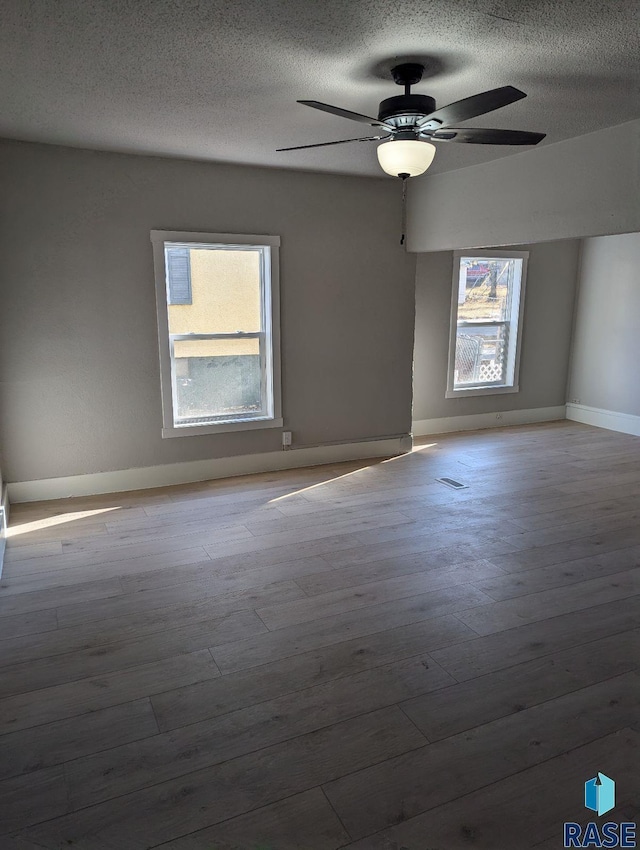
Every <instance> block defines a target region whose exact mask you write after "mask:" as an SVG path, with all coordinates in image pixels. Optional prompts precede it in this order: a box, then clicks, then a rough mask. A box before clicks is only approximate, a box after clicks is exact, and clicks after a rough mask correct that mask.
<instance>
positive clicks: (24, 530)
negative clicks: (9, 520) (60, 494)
mask: <svg viewBox="0 0 640 850" xmlns="http://www.w3.org/2000/svg"><path fill="white" fill-rule="evenodd" d="M119 510H120V506H119V505H115V506H114V507H111V508H96V509H95V510H92V511H73V512H70V513H67V514H59V515H58V516H51V517H45V518H44V519H37V520H34V521H33V522H23V523H17V524H15V525H10V526H9V528H8V529H7V538H11V537H18V536H19V535H21V534H29V533H31V532H32V531H42V530H43V529H45V528H53V527H54V526H56V525H64V524H65V523H67V522H75V521H76V520H79V519H87V518H88V517H93V516H99V515H100V514H106V513H111V512H112V511H119Z"/></svg>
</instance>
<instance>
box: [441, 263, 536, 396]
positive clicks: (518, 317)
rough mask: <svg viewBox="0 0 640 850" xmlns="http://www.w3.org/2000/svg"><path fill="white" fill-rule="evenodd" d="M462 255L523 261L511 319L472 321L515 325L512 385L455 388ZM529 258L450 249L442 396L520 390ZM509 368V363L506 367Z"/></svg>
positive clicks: (514, 391)
mask: <svg viewBox="0 0 640 850" xmlns="http://www.w3.org/2000/svg"><path fill="white" fill-rule="evenodd" d="M462 257H467V258H469V257H473V258H475V257H478V258H482V259H490V260H522V275H521V277H520V294H519V300H518V305H517V309H515V308H514V307H513V306H512V315H511V319H509V320H508V321H505V320H499V321H495V322H484V323H483V322H474V323H472V324H473V325H474V326H476V327H477V326H479V325H482V324H485V325H490V326H491V327H494V326H495V325H503V326H508V327H509V328H510V329H511V328H513V327H514V326H515V328H516V340H515V345H514V346H512V345H511V343H510V344H509V352H508V357H509V359H510V360H511V361H512V363H513V383H511V384H479V385H473V386H466V387H457V388H456V387H454V380H455V360H456V342H457V330H458V307H459V304H458V294H459V288H460V260H461V258H462ZM528 260H529V252H528V251H502V250H487V249H484V248H483V249H473V248H471V249H468V250H465V251H454V252H453V281H452V288H451V310H450V314H451V316H450V326H449V356H448V368H447V389H446V392H445V398H464V397H466V396H477V395H502V394H504V393H517V392H520V353H521V350H522V329H523V323H524V303H525V292H526V284H527V264H528ZM507 368H508V369H510V366H508V367H507Z"/></svg>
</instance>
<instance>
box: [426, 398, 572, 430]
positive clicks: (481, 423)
mask: <svg viewBox="0 0 640 850" xmlns="http://www.w3.org/2000/svg"><path fill="white" fill-rule="evenodd" d="M566 418H567V417H566V408H565V405H564V404H560V405H558V406H557V407H534V408H531V409H530V410H503V411H496V412H494V413H474V414H473V415H471V416H447V417H444V418H442V419H419V420H417V421H415V422H414V423H413V436H414V437H426V436H428V435H429V434H447V433H450V432H452V431H478V430H480V429H483V428H504V427H505V426H507V425H531V424H533V423H535V422H554V421H556V420H558V419H566Z"/></svg>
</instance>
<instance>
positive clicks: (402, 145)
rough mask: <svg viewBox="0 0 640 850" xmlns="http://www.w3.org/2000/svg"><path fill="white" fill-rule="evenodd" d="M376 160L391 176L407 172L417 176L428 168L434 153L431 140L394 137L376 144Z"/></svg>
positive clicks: (434, 147)
mask: <svg viewBox="0 0 640 850" xmlns="http://www.w3.org/2000/svg"><path fill="white" fill-rule="evenodd" d="M377 150H378V162H379V163H380V165H381V166H382V170H383V171H386V172H387V174H390V175H391V176H392V177H399V176H400V175H401V174H408V175H409V177H417V176H418V175H419V174H424V172H425V171H426V170H427V168H429V166H430V165H431V163H432V162H433V157H434V156H435V153H436V146H435V145H432V144H431V142H420V141H418V140H417V139H396V140H394V141H391V142H383V143H382V144H381V145H378V149H377Z"/></svg>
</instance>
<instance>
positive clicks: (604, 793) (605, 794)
mask: <svg viewBox="0 0 640 850" xmlns="http://www.w3.org/2000/svg"><path fill="white" fill-rule="evenodd" d="M615 804H616V783H615V782H614V781H613V779H610V778H609V777H608V776H605V775H604V773H598V775H597V776H594V777H593V779H588V780H587V781H586V782H585V783H584V805H585V807H586V808H587V809H591V811H593V812H597V813H598V814H599V815H604V814H606V813H607V812H610V811H611V809H613V807H614V806H615ZM564 846H565V847H635V846H636V824H635V823H613V822H610V823H604V824H602V826H601V827H599V826H598V824H597V823H595V822H594V821H589V823H587V824H586V826H585V827H584V829H583V828H582V827H581V826H580V824H579V823H565V825H564Z"/></svg>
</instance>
